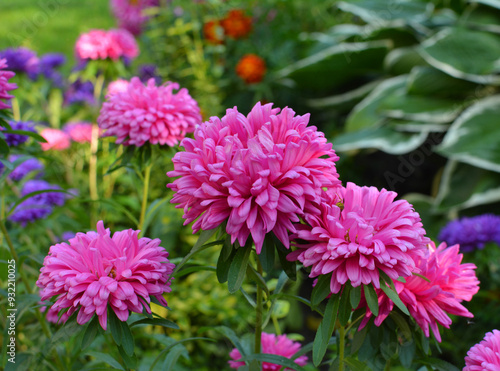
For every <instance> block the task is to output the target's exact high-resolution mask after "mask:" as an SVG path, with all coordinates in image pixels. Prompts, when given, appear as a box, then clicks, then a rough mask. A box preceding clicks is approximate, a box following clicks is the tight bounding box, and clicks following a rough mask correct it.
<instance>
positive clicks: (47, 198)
mask: <svg viewBox="0 0 500 371" xmlns="http://www.w3.org/2000/svg"><path fill="white" fill-rule="evenodd" d="M49 189H57V190H60V189H61V187H59V186H58V185H55V184H50V183H48V182H46V181H45V180H28V181H27V182H26V183H25V184H24V187H23V189H22V191H21V196H23V197H24V196H26V195H27V194H30V193H32V192H37V191H43V190H49ZM30 199H33V200H34V201H36V202H38V203H40V204H44V205H48V206H62V205H64V201H65V199H66V195H65V194H64V193H61V192H45V193H40V194H37V195H35V196H32V197H30Z"/></svg>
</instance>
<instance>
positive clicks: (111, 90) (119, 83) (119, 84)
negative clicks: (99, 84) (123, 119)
mask: <svg viewBox="0 0 500 371" xmlns="http://www.w3.org/2000/svg"><path fill="white" fill-rule="evenodd" d="M128 84H129V82H128V81H127V80H124V79H118V80H115V81H112V82H110V83H109V85H108V89H107V93H108V94H116V93H122V92H124V91H127V88H128Z"/></svg>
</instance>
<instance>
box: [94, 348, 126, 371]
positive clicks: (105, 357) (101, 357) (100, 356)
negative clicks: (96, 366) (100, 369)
mask: <svg viewBox="0 0 500 371" xmlns="http://www.w3.org/2000/svg"><path fill="white" fill-rule="evenodd" d="M85 354H87V355H89V356H91V357H94V358H95V359H96V360H98V361H100V362H103V363H106V364H108V365H110V366H111V367H114V368H116V369H118V370H125V369H124V368H123V366H122V365H121V364H120V362H118V361H117V360H116V359H114V358H113V357H111V356H110V355H109V354H106V353H101V352H96V351H94V350H91V351H89V352H87V353H85Z"/></svg>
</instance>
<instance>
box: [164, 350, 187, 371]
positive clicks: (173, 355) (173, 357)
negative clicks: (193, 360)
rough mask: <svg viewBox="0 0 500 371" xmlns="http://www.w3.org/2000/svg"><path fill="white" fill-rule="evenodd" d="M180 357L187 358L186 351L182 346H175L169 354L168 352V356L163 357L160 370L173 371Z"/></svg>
mask: <svg viewBox="0 0 500 371" xmlns="http://www.w3.org/2000/svg"><path fill="white" fill-rule="evenodd" d="M181 355H183V356H184V357H185V358H187V357H188V351H187V349H186V347H185V346H184V345H182V344H177V345H176V346H174V347H173V348H172V349H171V350H170V352H168V355H167V356H166V357H165V361H164V362H163V366H162V368H161V369H162V370H164V371H170V370H175V368H174V367H175V365H176V364H177V360H178V359H179V357H180V356H181Z"/></svg>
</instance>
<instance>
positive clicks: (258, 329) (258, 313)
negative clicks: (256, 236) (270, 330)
mask: <svg viewBox="0 0 500 371" xmlns="http://www.w3.org/2000/svg"><path fill="white" fill-rule="evenodd" d="M255 260H256V261H257V272H258V273H259V274H260V275H262V272H263V270H262V265H261V264H260V260H259V257H257V259H255ZM262 294H263V293H262V287H260V285H258V284H257V298H256V306H255V353H256V354H259V353H260V348H261V339H262V310H263V305H262Z"/></svg>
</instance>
